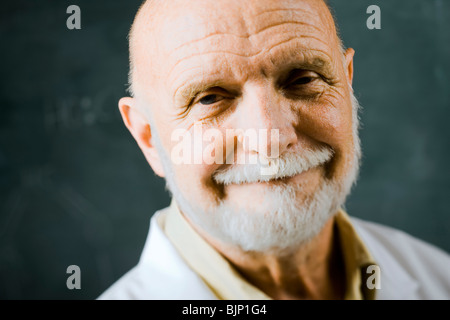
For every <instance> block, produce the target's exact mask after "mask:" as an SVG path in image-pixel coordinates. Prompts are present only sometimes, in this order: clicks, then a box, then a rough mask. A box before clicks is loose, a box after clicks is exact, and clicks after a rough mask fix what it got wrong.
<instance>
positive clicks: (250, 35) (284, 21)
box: [132, 0, 337, 74]
mask: <svg viewBox="0 0 450 320" xmlns="http://www.w3.org/2000/svg"><path fill="white" fill-rule="evenodd" d="M159 3H162V4H159ZM169 4H170V5H169ZM143 9H144V10H141V11H142V12H140V15H141V16H140V17H138V19H136V20H139V19H142V20H144V21H145V20H148V18H146V16H148V15H149V14H150V15H153V17H152V18H151V20H152V23H151V24H147V23H142V22H141V23H135V24H136V28H142V27H144V28H145V27H146V28H147V30H145V31H144V32H140V30H139V29H137V30H134V31H133V32H134V33H135V35H134V36H133V37H134V38H140V39H138V41H136V40H135V41H134V42H135V44H137V43H138V44H139V45H138V46H135V48H132V50H135V51H138V52H136V54H135V58H137V59H136V60H137V61H135V63H139V64H147V65H149V64H154V63H152V61H158V64H157V66H152V67H151V69H152V72H153V73H155V72H157V70H155V67H159V69H160V70H158V71H159V72H163V73H165V74H168V73H171V71H173V69H175V68H176V67H177V66H178V65H180V64H181V63H182V62H183V61H182V60H186V59H187V58H189V57H190V56H195V55H196V54H199V53H200V54H201V53H202V52H205V51H206V50H210V51H212V52H213V51H218V50H220V51H223V52H228V53H236V54H238V55H243V56H254V55H256V54H258V52H259V51H260V50H261V48H263V47H264V45H266V47H267V42H268V41H271V40H273V41H274V44H275V43H278V42H279V41H278V40H279V39H274V38H275V37H278V38H279V37H283V34H285V36H284V38H286V39H281V41H289V37H292V36H297V37H299V38H300V37H305V42H306V43H308V42H310V41H311V39H315V40H316V42H317V43H319V44H320V42H321V43H322V44H325V45H332V44H333V43H334V42H335V43H336V44H337V41H335V39H334V38H336V31H335V27H334V21H333V19H332V16H331V14H330V12H329V10H328V7H327V6H326V4H325V3H324V2H323V1H319V0H291V1H289V0H258V1H240V0H226V1H225V0H189V1H186V0H171V1H158V0H153V2H152V4H151V7H148V8H143ZM150 25H151V26H150ZM148 29H151V30H148ZM288 33H290V34H288ZM150 37H151V38H153V39H146V38H150ZM147 40H148V41H147ZM132 46H133V44H132ZM139 56H140V57H141V58H140V59H139ZM150 56H153V58H150ZM142 57H145V58H142ZM141 67H143V68H145V69H147V68H146V67H145V66H141V65H140V66H139V68H141ZM161 68H163V69H161ZM169 69H170V70H169ZM147 70H148V69H147ZM159 72H158V73H159Z"/></svg>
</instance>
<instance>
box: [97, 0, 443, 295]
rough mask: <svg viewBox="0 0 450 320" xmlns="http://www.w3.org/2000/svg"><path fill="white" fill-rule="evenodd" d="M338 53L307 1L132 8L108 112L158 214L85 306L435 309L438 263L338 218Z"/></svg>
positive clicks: (352, 108)
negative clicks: (124, 62) (126, 302)
mask: <svg viewBox="0 0 450 320" xmlns="http://www.w3.org/2000/svg"><path fill="white" fill-rule="evenodd" d="M353 54H354V50H353V49H347V50H344V48H343V46H342V44H341V41H340V39H339V37H338V35H337V32H336V27H335V24H334V20H333V17H332V15H331V13H330V10H329V8H328V6H327V4H326V3H325V2H324V1H322V0H297V1H287V0H286V1H280V0H276V1H275V0H258V1H239V0H226V1H225V0H189V1H188V0H170V1H168V0H160V1H158V0H154V1H146V2H145V3H144V4H143V5H142V6H141V8H140V9H139V12H138V14H137V16H136V18H135V21H134V23H133V26H132V29H131V32H130V62H131V70H130V80H131V91H132V96H133V97H126V98H122V99H121V100H120V102H119V108H120V112H121V114H122V117H123V120H124V122H125V125H126V126H127V128H128V129H129V131H130V132H131V134H132V135H133V137H134V138H135V140H136V141H137V143H138V145H139V147H140V149H141V150H142V152H143V153H144V155H145V158H146V159H147V161H148V163H149V164H150V166H151V167H152V168H153V170H154V171H155V173H156V174H157V175H158V176H160V177H164V178H165V179H166V181H167V185H168V188H169V190H170V191H171V193H172V194H173V201H172V204H171V206H170V207H169V208H166V209H164V210H162V211H160V212H157V213H156V214H155V215H154V216H153V218H152V221H151V227H150V233H149V237H148V240H147V243H146V245H145V248H144V252H143V254H142V257H141V260H140V262H139V264H138V265H137V266H136V267H135V268H134V269H133V270H131V271H130V272H129V273H127V274H126V275H125V276H124V277H123V278H122V279H120V280H119V281H118V282H117V283H116V284H114V285H113V286H112V287H111V288H110V289H109V290H107V291H106V292H105V293H104V294H103V295H102V296H101V297H100V298H103V299H375V298H379V299H391V298H393V299H396V298H398V299H421V298H426V299H429V298H431V299H432V298H449V297H450V280H449V275H448V268H449V266H450V259H449V256H448V255H447V254H446V253H444V252H442V251H440V250H438V249H436V248H434V247H432V246H430V245H427V244H424V243H422V242H420V241H419V240H416V239H413V238H411V237H410V236H408V235H405V234H404V233H402V232H399V231H395V230H392V229H390V228H386V227H382V226H378V225H375V224H372V223H368V222H363V221H360V220H357V219H354V218H349V216H347V214H346V213H345V211H344V210H343V209H342V207H343V205H344V202H345V198H346V196H347V195H348V194H349V192H350V189H351V187H352V185H353V183H354V182H355V180H356V177H357V173H358V168H359V159H360V155H361V152H360V145H359V138H358V102H357V101H356V99H355V97H354V96H353V91H352V77H353ZM199 128H200V129H201V130H197V129H199ZM180 130H181V131H180ZM175 132H178V133H179V132H181V133H180V134H174V133H175ZM211 132H213V133H214V134H209V135H208V136H207V137H205V135H206V133H211ZM252 133H255V134H254V135H253V137H256V138H257V139H250V138H249V137H251V136H252ZM180 146H181V147H180ZM180 150H181V152H178V151H180ZM269 150H270V151H269ZM181 154H183V157H184V156H186V155H188V156H187V157H184V158H183V159H184V161H179V160H180V159H179V157H178V156H180V155H181ZM189 155H190V156H189ZM205 155H206V158H205ZM208 156H209V157H208ZM210 160H213V161H210ZM265 169H268V171H267V170H265Z"/></svg>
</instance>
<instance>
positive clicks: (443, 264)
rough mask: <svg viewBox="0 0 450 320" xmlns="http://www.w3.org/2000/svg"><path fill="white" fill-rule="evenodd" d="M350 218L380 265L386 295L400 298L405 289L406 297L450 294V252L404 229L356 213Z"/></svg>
mask: <svg viewBox="0 0 450 320" xmlns="http://www.w3.org/2000/svg"><path fill="white" fill-rule="evenodd" d="M351 220H352V223H353V225H354V227H355V229H356V231H357V233H358V234H359V236H360V237H361V239H362V240H363V242H364V243H365V244H366V246H367V247H368V249H369V251H370V252H371V253H372V255H373V257H374V259H375V261H376V262H377V263H378V264H379V266H380V271H381V276H382V280H384V283H385V290H381V291H382V292H383V293H384V294H382V296H383V298H386V299H390V298H397V297H398V296H397V294H402V292H403V293H405V298H408V297H410V298H417V299H449V298H450V274H449V272H448V268H449V266H450V256H449V254H448V253H446V252H445V251H443V250H441V249H439V248H437V247H435V246H433V245H431V244H429V243H426V242H424V241H422V240H419V239H417V238H415V237H413V236H411V235H409V234H407V233H405V232H403V231H401V230H397V229H394V228H391V227H388V226H384V225H380V224H378V223H374V222H368V221H364V220H361V219H358V218H354V217H352V218H351ZM382 287H383V284H382ZM382 289H383V288H382Z"/></svg>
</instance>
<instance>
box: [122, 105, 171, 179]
mask: <svg viewBox="0 0 450 320" xmlns="http://www.w3.org/2000/svg"><path fill="white" fill-rule="evenodd" d="M119 110H120V114H121V115H122V119H123V122H124V123H125V126H126V127H127V128H128V130H129V131H130V132H131V135H132V136H133V137H134V140H136V142H137V144H138V146H139V148H140V149H141V150H142V152H143V153H144V156H145V159H147V162H148V163H149V164H150V166H151V167H152V169H153V171H155V173H156V174H157V175H158V176H160V177H164V170H163V166H162V163H161V158H160V157H159V154H158V152H157V150H156V148H155V146H154V144H153V143H152V131H151V128H150V124H149V123H148V121H147V118H146V117H145V116H144V115H143V114H142V113H141V112H140V111H139V110H138V109H137V106H136V99H133V98H130V97H125V98H122V99H120V100H119Z"/></svg>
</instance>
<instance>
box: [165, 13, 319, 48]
mask: <svg viewBox="0 0 450 320" xmlns="http://www.w3.org/2000/svg"><path fill="white" fill-rule="evenodd" d="M284 24H295V25H303V26H308V27H311V28H313V29H315V30H317V31H319V32H323V30H322V29H321V28H319V27H317V26H315V25H314V24H311V23H308V22H303V21H296V20H284V21H280V22H278V23H273V24H270V25H268V26H264V27H262V28H261V29H259V30H257V31H256V32H245V33H244V34H236V33H231V32H221V31H216V32H213V33H210V34H208V35H206V36H204V37H202V38H199V39H194V40H191V41H189V42H186V43H183V44H181V45H179V46H177V47H175V48H174V49H173V50H172V52H171V53H170V54H169V55H173V54H174V53H175V52H176V51H177V50H179V49H181V48H183V47H185V46H188V45H193V44H195V43H197V42H201V41H204V40H207V39H209V38H212V37H215V36H232V37H236V38H240V39H244V40H245V39H249V40H250V39H251V38H252V37H256V36H258V35H260V33H262V32H264V31H267V30H269V29H270V28H273V27H277V26H280V25H284Z"/></svg>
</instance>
